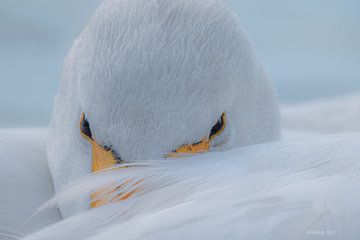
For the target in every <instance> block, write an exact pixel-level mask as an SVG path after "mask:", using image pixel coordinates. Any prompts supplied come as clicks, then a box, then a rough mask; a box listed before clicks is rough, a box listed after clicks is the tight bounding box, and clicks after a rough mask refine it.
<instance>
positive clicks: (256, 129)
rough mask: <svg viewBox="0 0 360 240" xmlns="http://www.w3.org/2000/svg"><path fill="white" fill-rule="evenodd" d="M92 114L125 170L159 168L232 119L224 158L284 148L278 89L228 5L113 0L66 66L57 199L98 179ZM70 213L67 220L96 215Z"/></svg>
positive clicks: (53, 167)
mask: <svg viewBox="0 0 360 240" xmlns="http://www.w3.org/2000/svg"><path fill="white" fill-rule="evenodd" d="M82 113H85V115H86V118H87V120H88V122H89V124H90V129H91V132H92V135H93V137H94V138H95V141H96V142H97V144H98V145H101V146H108V147H110V148H111V149H112V151H113V152H115V153H116V154H117V155H118V157H120V158H121V159H122V160H123V161H125V162H135V161H137V160H147V159H158V158H162V157H164V156H165V155H166V154H168V153H171V152H172V151H173V150H175V149H177V148H178V147H180V146H181V145H183V144H193V143H196V142H199V141H201V140H202V139H203V138H204V137H207V136H209V134H210V131H211V129H212V127H213V126H214V125H215V124H216V123H217V121H218V120H219V119H220V117H221V115H222V114H223V113H225V114H226V119H227V124H226V125H227V126H226V129H225V132H224V134H223V135H226V136H221V137H220V138H221V139H220V138H219V139H216V140H217V141H218V142H216V143H215V144H216V145H221V144H222V146H221V148H222V149H226V148H227V149H228V148H233V147H239V146H243V145H248V144H255V143H261V142H265V141H272V140H277V139H278V138H279V135H280V134H279V131H280V130H279V111H278V104H277V99H276V96H275V93H274V90H273V87H272V85H271V83H270V81H269V80H268V77H267V75H266V73H265V71H264V69H263V66H262V64H261V63H260V62H259V61H258V59H257V58H256V56H255V54H254V50H253V48H252V46H251V43H250V42H249V39H248V37H247V35H246V33H245V32H244V30H243V29H242V27H241V26H240V24H239V21H238V19H237V17H236V16H235V15H234V14H233V13H232V12H231V11H230V10H229V9H228V8H227V7H226V5H225V4H224V3H223V1H213V0H210V1H209V0H202V1H193V0H181V1H167V0H156V1H155V0H150V1H148V0H146V1H145V0H135V1H134V0H131V1H130V0H127V1H124V0H121V1H120V0H111V1H105V2H104V3H103V4H102V5H101V6H100V8H99V9H98V10H97V12H96V14H95V16H94V17H93V19H92V20H91V21H90V23H89V25H88V26H87V27H86V28H85V29H84V30H83V32H82V33H81V35H80V37H79V38H78V39H77V40H76V42H75V44H74V46H73V47H72V49H71V51H70V53H69V55H68V57H67V58H66V60H65V68H64V74H63V77H62V81H61V87H60V91H59V93H58V95H57V97H56V99H55V109H54V117H53V121H52V124H51V127H50V135H51V136H50V138H49V151H48V152H49V166H50V171H51V174H52V177H53V180H54V185H55V189H56V190H60V189H61V188H62V187H63V186H64V185H66V184H67V183H69V182H72V181H74V180H76V179H78V178H79V177H81V176H84V175H87V174H89V173H91V171H92V168H91V165H92V161H91V154H92V151H91V146H90V144H89V143H88V142H87V141H85V140H84V138H83V137H82V136H81V135H80V134H79V131H80V130H79V126H78V122H79V119H80V117H81V114H82ZM82 202H84V204H80V205H82V207H81V206H75V205H73V206H68V207H67V208H64V207H62V208H61V210H62V213H63V215H64V216H69V215H72V214H74V213H77V212H78V210H79V209H82V208H85V209H86V208H88V206H89V204H88V203H86V201H82Z"/></svg>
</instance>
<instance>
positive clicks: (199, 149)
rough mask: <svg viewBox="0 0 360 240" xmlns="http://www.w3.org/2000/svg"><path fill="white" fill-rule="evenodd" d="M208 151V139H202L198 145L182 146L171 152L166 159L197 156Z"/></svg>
mask: <svg viewBox="0 0 360 240" xmlns="http://www.w3.org/2000/svg"><path fill="white" fill-rule="evenodd" d="M209 149H210V141H209V139H206V138H204V139H203V140H201V141H200V142H198V143H195V144H192V145H183V146H181V147H179V148H178V149H176V150H175V151H173V152H172V153H169V154H166V157H167V158H182V157H186V156H187V155H192V154H197V153H205V152H208V151H209Z"/></svg>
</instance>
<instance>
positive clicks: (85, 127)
mask: <svg viewBox="0 0 360 240" xmlns="http://www.w3.org/2000/svg"><path fill="white" fill-rule="evenodd" d="M80 128H81V133H82V134H83V135H85V136H86V137H88V138H90V139H92V133H91V130H90V123H89V122H88V120H87V119H86V117H85V113H82V115H81V122H80Z"/></svg>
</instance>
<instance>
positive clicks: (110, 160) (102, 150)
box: [80, 113, 140, 208]
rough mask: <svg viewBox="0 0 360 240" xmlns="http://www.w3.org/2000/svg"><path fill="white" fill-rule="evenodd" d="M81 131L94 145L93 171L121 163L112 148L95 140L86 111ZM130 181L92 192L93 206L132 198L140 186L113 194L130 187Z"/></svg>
mask: <svg viewBox="0 0 360 240" xmlns="http://www.w3.org/2000/svg"><path fill="white" fill-rule="evenodd" d="M80 133H81V135H82V136H83V137H84V138H85V139H86V140H87V141H88V142H89V143H90V144H91V146H92V172H98V171H101V170H105V169H108V168H111V167H114V166H115V165H116V164H119V163H121V162H120V160H119V158H118V157H117V156H115V153H114V152H113V151H112V150H111V149H110V148H106V147H103V146H101V145H100V144H98V143H97V142H96V141H95V139H94V138H93V136H92V133H91V130H90V126H89V123H88V122H87V120H86V118H85V114H84V113H82V114H81V118H80ZM130 182H131V181H130V180H129V181H127V182H125V183H123V184H121V185H119V186H118V187H116V188H115V189H108V188H106V189H101V190H99V191H97V192H95V193H93V194H91V200H92V202H91V207H92V208H97V207H100V206H103V205H106V204H108V203H114V202H119V201H122V200H126V199H128V198H130V197H131V196H132V195H134V194H135V193H136V192H138V191H139V190H140V188H135V189H134V190H132V191H130V192H124V193H119V194H117V195H115V196H113V195H114V193H115V192H117V191H119V190H120V189H121V188H122V187H129V185H130ZM138 184H140V182H135V183H134V184H132V186H131V187H135V186H136V185H138Z"/></svg>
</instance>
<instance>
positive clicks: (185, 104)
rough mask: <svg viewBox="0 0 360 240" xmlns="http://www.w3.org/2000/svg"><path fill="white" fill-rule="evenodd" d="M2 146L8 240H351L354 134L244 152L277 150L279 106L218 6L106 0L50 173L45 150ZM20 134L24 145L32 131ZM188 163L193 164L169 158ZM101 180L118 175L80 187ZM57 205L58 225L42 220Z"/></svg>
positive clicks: (357, 213) (52, 217)
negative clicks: (12, 239)
mask: <svg viewBox="0 0 360 240" xmlns="http://www.w3.org/2000/svg"><path fill="white" fill-rule="evenodd" d="M79 122H80V125H79ZM7 134H8V135H5V137H4V138H3V139H4V140H3V141H5V140H6V141H5V143H3V144H0V147H2V146H5V147H3V148H4V149H1V148H0V153H2V154H1V155H0V163H2V166H5V167H4V168H3V169H1V170H0V173H4V174H0V189H5V190H7V192H6V194H4V195H0V214H1V217H2V218H1V220H0V229H5V228H6V229H7V231H6V232H5V231H1V230H0V233H1V232H3V233H4V234H3V235H5V233H6V236H7V237H16V236H15V235H12V234H9V232H17V233H19V232H18V231H19V229H24V226H27V227H28V229H25V230H24V231H23V233H25V234H27V233H30V232H34V231H35V230H40V231H38V232H36V233H34V234H31V235H29V236H28V237H27V238H26V239H52V240H53V239H127V240H128V239H184V238H185V239H199V238H208V239H314V238H315V239H322V237H326V238H328V239H332V238H334V239H346V238H347V239H354V240H355V239H357V237H359V235H360V233H359V231H358V228H357V224H356V223H357V222H358V220H359V218H360V207H359V204H358V202H359V201H358V200H360V199H359V198H360V194H359V192H358V191H357V189H358V188H359V185H360V184H359V169H360V162H359V161H358V159H357V157H358V156H359V153H360V150H359V148H358V146H359V143H360V136H359V135H357V134H353V135H339V136H327V137H323V136H317V137H311V138H310V139H305V140H285V141H282V142H281V141H280V142H273V143H265V144H260V145H254V146H248V147H244V146H245V145H251V144H258V143H264V142H269V141H273V140H278V139H279V137H280V127H279V111H278V104H277V99H276V95H275V92H274V90H273V87H272V85H271V83H270V81H269V80H268V78H267V76H266V73H265V72H264V69H263V67H262V65H261V63H260V62H259V61H258V59H257V58H256V57H255V54H254V51H253V48H252V46H251V43H250V42H249V40H248V37H247V35H246V34H245V32H244V31H243V29H242V28H241V26H240V25H239V22H238V20H237V18H236V17H235V16H234V15H233V13H232V12H231V11H229V9H228V8H227V7H226V5H225V4H224V3H223V1H221V0H200V1H199V0H197V1H195V0H178V1H166V0H147V1H145V0H108V1H105V2H104V3H103V4H102V5H101V6H100V8H99V10H98V11H97V12H96V14H95V16H94V18H93V19H92V20H91V22H90V24H89V25H88V26H87V27H86V28H85V29H84V31H83V32H82V34H81V35H80V37H79V38H78V39H77V40H76V42H75V44H74V46H73V48H72V49H71V51H70V53H69V55H68V57H67V59H66V61H65V67H64V74H63V78H62V81H61V87H60V90H59V93H58V95H57V96H56V100H55V108H54V113H53V120H52V123H51V126H50V136H49V140H48V158H47V161H48V163H49V167H50V174H49V173H48V172H47V170H46V166H45V161H44V160H45V156H44V147H43V146H42V145H35V146H23V147H21V148H20V149H21V152H24V153H29V152H30V154H24V155H21V156H16V155H15V154H16V153H15V150H11V149H10V151H7V150H6V149H7V148H6V145H5V144H9V145H10V146H12V145H15V142H16V143H17V142H18V143H21V141H19V139H20V138H23V137H19V136H17V135H16V133H13V132H12V133H7ZM28 134H29V139H28V140H26V139H23V140H24V142H25V143H27V142H33V140H32V139H35V140H36V139H37V137H36V135H37V134H38V131H36V132H35V133H28ZM10 138H12V139H13V142H10V143H8V141H9V140H7V139H10ZM42 139H43V137H40V141H41V140H42ZM0 140H2V138H0ZM35 142H36V141H35ZM36 149H38V150H37V151H40V152H39V155H36V154H35V153H34V152H36ZM223 150H226V151H223ZM31 151H32V152H31ZM207 151H209V152H208V153H203V152H207ZM186 154H194V155H195V156H191V157H188V158H183V159H177V158H174V159H173V158H169V157H181V156H182V155H186ZM11 159H16V161H11ZM39 159H40V161H39ZM38 161H39V162H38ZM22 162H24V163H27V164H28V165H26V166H32V167H33V169H31V168H30V167H29V168H28V167H26V168H24V167H23V165H22V164H19V163H22ZM35 163H38V164H35ZM19 165H20V166H19ZM106 167H115V168H113V169H112V170H108V171H103V172H100V173H98V174H94V175H90V176H86V175H89V174H90V173H92V172H93V171H95V170H102V169H104V168H106ZM124 167H127V168H124ZM35 172H36V174H34V173H35ZM5 173H6V174H5ZM49 175H51V178H52V182H53V183H54V185H55V191H56V192H57V195H56V197H55V198H53V199H52V200H51V201H50V202H49V203H48V204H47V205H45V207H44V208H43V209H42V210H44V209H45V210H44V211H41V212H40V213H39V215H38V214H36V215H35V216H33V217H31V218H28V217H27V216H26V215H29V217H30V214H31V213H32V212H35V211H36V207H37V205H40V204H41V202H42V201H45V200H46V199H48V198H50V196H51V195H52V192H53V189H52V186H51V185H50V180H49ZM84 176H85V177H84ZM17 177H18V178H17ZM14 179H15V180H14ZM9 180H10V181H9ZM15 182H17V184H15ZM72 182H74V183H72ZM69 184H70V185H69ZM14 186H15V188H13V189H11V187H14ZM35 186H36V187H35ZM26 189H28V191H25V190H26ZM29 190H30V191H29ZM102 192H105V193H104V194H101V193H102ZM130 193H132V194H130ZM130 196H131V197H130ZM109 199H110V200H109ZM113 199H114V200H115V201H113V203H112V204H108V203H109V202H111V200H113ZM119 200H124V201H119ZM91 202H92V205H91ZM24 203H25V204H26V206H24V209H25V210H26V211H24V212H23V214H18V213H17V211H16V210H15V209H17V208H18V207H19V206H23V205H22V204H24ZM94 203H95V204H94ZM98 203H99V204H98ZM57 204H58V205H59V206H60V211H61V215H62V216H60V214H59V213H58V212H57V211H56V209H55V210H52V212H49V210H47V209H46V208H47V207H51V206H54V205H57ZM91 206H93V207H98V208H94V209H91ZM99 206H101V207H99ZM9 209H10V210H9ZM4 213H6V215H5V214H4ZM44 214H47V215H44ZM60 218H64V219H63V220H60ZM25 220H28V221H27V222H26V223H25V224H23V222H24V221H25ZM53 222H57V223H56V224H55V225H52V226H50V227H46V225H48V224H51V223H53ZM28 224H30V225H28ZM20 233H21V231H20Z"/></svg>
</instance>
